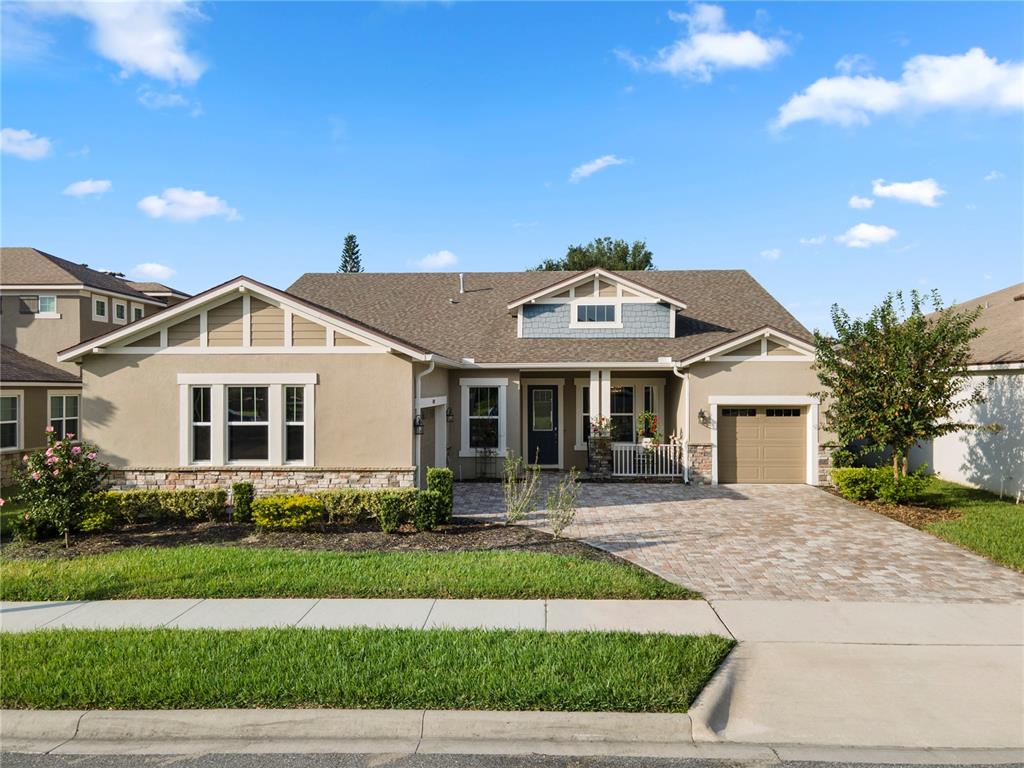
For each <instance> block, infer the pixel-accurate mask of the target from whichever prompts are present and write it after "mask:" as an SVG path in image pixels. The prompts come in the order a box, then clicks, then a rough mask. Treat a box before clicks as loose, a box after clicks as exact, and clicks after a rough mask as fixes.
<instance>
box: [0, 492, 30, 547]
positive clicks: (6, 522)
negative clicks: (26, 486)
mask: <svg viewBox="0 0 1024 768" xmlns="http://www.w3.org/2000/svg"><path fill="white" fill-rule="evenodd" d="M17 490H18V489H17V488H16V487H14V486H10V487H6V488H0V498H2V499H3V500H4V502H5V503H4V505H3V506H2V507H0V539H2V540H4V541H6V540H7V539H8V538H10V537H11V536H13V535H14V519H15V518H16V517H17V516H18V515H20V514H22V513H23V512H24V511H25V505H24V504H22V503H20V502H19V501H18V500H17V498H15V494H16V493H17Z"/></svg>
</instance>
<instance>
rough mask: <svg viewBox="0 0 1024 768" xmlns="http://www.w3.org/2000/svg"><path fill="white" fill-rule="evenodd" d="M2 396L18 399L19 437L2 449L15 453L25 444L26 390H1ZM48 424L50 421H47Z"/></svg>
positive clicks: (3, 451)
mask: <svg viewBox="0 0 1024 768" xmlns="http://www.w3.org/2000/svg"><path fill="white" fill-rule="evenodd" d="M0 397H13V398H14V399H15V400H16V401H17V405H15V408H17V410H18V413H17V421H16V423H17V425H18V426H17V437H16V438H15V440H16V443H15V445H12V446H11V447H9V448H2V449H0V453H15V452H16V451H20V450H22V448H23V446H24V445H25V391H24V390H22V389H5V390H4V391H3V392H0ZM47 407H49V400H47ZM46 423H47V424H49V423H50V422H49V421H47V422H46Z"/></svg>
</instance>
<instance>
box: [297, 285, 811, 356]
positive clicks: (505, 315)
mask: <svg viewBox="0 0 1024 768" xmlns="http://www.w3.org/2000/svg"><path fill="white" fill-rule="evenodd" d="M570 274H573V273H567V272H468V273H466V275H465V283H466V292H465V293H463V294H460V293H459V278H458V275H457V274H452V273H366V272H362V273H341V274H338V273H308V274H305V275H303V276H302V277H300V278H299V279H298V280H296V281H295V283H293V284H292V286H291V287H290V288H289V289H288V291H289V293H292V294H295V295H296V296H299V297H301V298H303V299H306V300H307V301H311V302H314V303H316V304H319V305H321V306H324V307H327V308H329V309H332V310H334V311H336V312H339V313H342V314H343V315H345V316H347V317H351V318H353V319H355V320H357V321H359V322H361V323H364V324H366V325H369V326H371V327H374V328H378V329H380V330H381V331H383V332H384V333H388V334H391V335H393V336H396V337H398V338H400V339H405V340H406V341H409V342H411V343H413V344H415V345H417V346H420V347H423V348H425V349H428V350H430V351H432V352H435V353H437V354H440V355H444V356H446V357H450V358H454V359H456V360H458V359H461V358H466V357H468V358H473V359H474V360H475V361H476V362H477V363H478V364H481V363H493V362H505V363H561V362H566V363H586V362H648V363H653V362H656V361H657V359H658V358H659V357H668V356H671V357H672V358H673V359H675V360H682V359H684V358H687V357H692V356H693V355H696V354H699V353H701V352H703V351H704V350H707V349H710V348H712V347H715V346H718V345H719V344H722V343H724V342H727V341H729V340H731V339H733V338H737V337H739V336H742V335H743V334H745V333H750V332H751V331H754V330H757V329H759V328H763V327H765V326H771V327H773V328H776V329H778V330H780V331H783V332H785V333H788V334H790V335H792V336H795V337H797V338H800V339H804V340H807V341H810V340H811V334H810V333H808V331H807V329H806V328H804V327H803V326H802V325H801V324H800V323H799V322H798V321H797V320H796V319H795V318H794V317H793V316H792V315H791V314H790V313H789V312H787V311H786V310H785V309H784V308H783V306H782V305H781V304H779V302H777V301H776V300H775V299H774V298H773V297H772V296H771V295H770V294H769V293H768V292H767V291H766V290H765V289H764V288H763V287H761V285H760V284H759V283H758V282H757V281H756V280H754V278H753V277H751V276H750V275H749V274H748V273H747V272H745V271H743V270H680V271H670V270H665V271H655V272H626V273H623V274H624V276H625V277H628V278H629V279H630V280H633V281H635V282H637V283H640V284H641V285H644V286H647V287H649V288H650V289H652V290H656V291H659V292H661V293H663V294H666V295H669V296H676V297H678V298H679V299H680V300H681V301H683V302H685V303H686V305H687V309H686V310H684V311H681V312H679V313H678V315H677V322H676V328H677V336H676V338H673V339H520V338H517V336H516V318H515V317H514V316H513V315H512V314H510V313H509V311H508V310H507V306H508V304H509V303H511V302H513V301H515V300H516V299H517V298H518V297H520V296H524V295H527V294H529V293H532V292H534V291H538V290H541V289H542V288H545V287H547V286H549V285H554V284H555V283H557V282H559V281H561V280H564V279H565V278H566V277H567V276H569V275H570ZM575 274H579V273H575Z"/></svg>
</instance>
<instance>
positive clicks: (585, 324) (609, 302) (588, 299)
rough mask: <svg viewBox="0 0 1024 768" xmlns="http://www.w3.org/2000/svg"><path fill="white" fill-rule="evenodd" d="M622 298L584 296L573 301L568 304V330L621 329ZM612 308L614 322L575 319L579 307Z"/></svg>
mask: <svg viewBox="0 0 1024 768" xmlns="http://www.w3.org/2000/svg"><path fill="white" fill-rule="evenodd" d="M622 303H623V302H622V298H621V297H612V296H585V297H582V298H579V299H573V300H572V301H570V302H569V327H570V328H621V327H622ZM591 305H593V306H599V305H605V306H614V307H615V319H614V320H594V321H589V320H584V321H582V322H581V321H580V320H578V319H577V312H578V310H579V307H580V306H591Z"/></svg>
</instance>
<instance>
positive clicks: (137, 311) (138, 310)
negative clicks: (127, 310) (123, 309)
mask: <svg viewBox="0 0 1024 768" xmlns="http://www.w3.org/2000/svg"><path fill="white" fill-rule="evenodd" d="M142 315H143V310H142V307H139V306H136V305H135V304H132V322H133V323H134V322H135V321H136V320H141V319H142Z"/></svg>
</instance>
